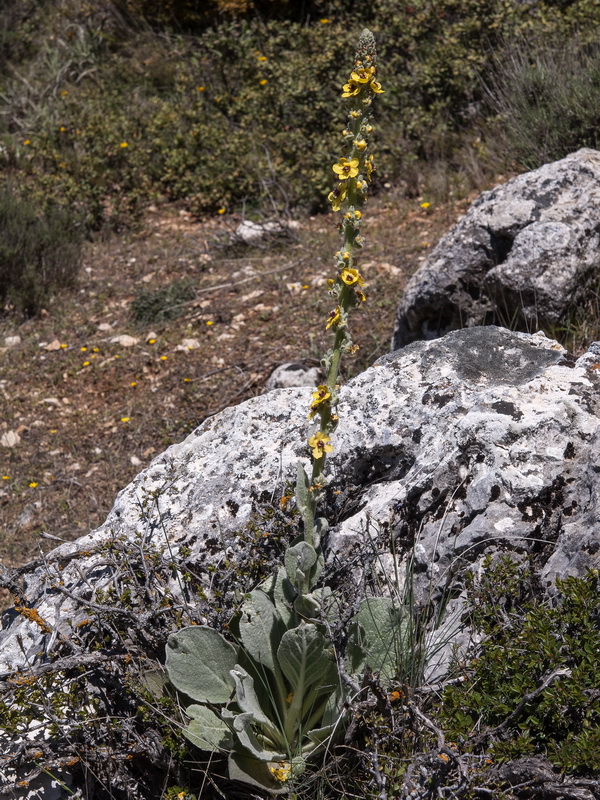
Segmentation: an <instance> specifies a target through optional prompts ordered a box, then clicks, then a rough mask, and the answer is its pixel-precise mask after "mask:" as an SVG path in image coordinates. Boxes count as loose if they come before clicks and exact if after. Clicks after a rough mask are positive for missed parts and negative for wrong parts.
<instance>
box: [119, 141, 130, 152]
mask: <svg viewBox="0 0 600 800" xmlns="http://www.w3.org/2000/svg"><path fill="white" fill-rule="evenodd" d="M119 147H120V148H121V149H122V150H124V149H125V148H126V147H129V142H121V144H120V145H119Z"/></svg>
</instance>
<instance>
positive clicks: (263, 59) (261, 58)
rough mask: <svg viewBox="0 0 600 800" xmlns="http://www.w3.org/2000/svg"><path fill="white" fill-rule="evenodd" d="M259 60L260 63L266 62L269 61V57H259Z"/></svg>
mask: <svg viewBox="0 0 600 800" xmlns="http://www.w3.org/2000/svg"><path fill="white" fill-rule="evenodd" d="M258 60H259V61H266V60H267V57H266V56H259V57H258Z"/></svg>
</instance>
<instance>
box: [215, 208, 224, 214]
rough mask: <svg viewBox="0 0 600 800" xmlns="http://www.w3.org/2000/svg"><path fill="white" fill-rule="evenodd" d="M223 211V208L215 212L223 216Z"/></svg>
mask: <svg viewBox="0 0 600 800" xmlns="http://www.w3.org/2000/svg"><path fill="white" fill-rule="evenodd" d="M225 211H226V209H225V208H220V209H219V210H218V211H217V214H224V213H225Z"/></svg>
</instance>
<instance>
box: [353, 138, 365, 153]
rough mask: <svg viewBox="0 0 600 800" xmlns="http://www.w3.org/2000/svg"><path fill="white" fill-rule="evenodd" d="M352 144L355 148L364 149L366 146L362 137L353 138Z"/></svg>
mask: <svg viewBox="0 0 600 800" xmlns="http://www.w3.org/2000/svg"><path fill="white" fill-rule="evenodd" d="M352 144H353V145H354V147H356V149H357V150H364V149H365V147H366V146H367V143H366V142H365V140H364V139H355V140H354V141H353V142H352Z"/></svg>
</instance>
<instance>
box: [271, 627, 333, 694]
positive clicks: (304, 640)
mask: <svg viewBox="0 0 600 800" xmlns="http://www.w3.org/2000/svg"><path fill="white" fill-rule="evenodd" d="M277 659H278V661H279V664H280V666H281V669H282V671H283V673H284V675H285V677H286V678H287V679H288V681H289V682H290V684H291V686H292V691H293V692H297V691H300V692H303V693H304V692H306V690H307V687H309V686H310V685H312V684H315V683H318V682H319V681H320V679H321V678H322V677H323V675H324V674H325V673H326V672H327V669H328V667H329V665H330V664H331V658H330V656H329V652H328V650H327V642H326V640H325V637H324V636H323V635H322V634H321V633H320V632H319V631H318V630H317V628H316V627H315V626H314V625H312V624H310V623H301V624H300V625H298V627H297V628H292V630H290V631H286V632H285V633H284V635H283V636H282V637H281V644H280V645H279V649H278V650H277Z"/></svg>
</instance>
